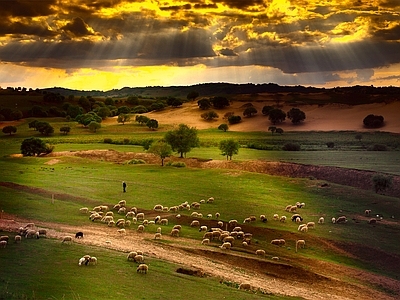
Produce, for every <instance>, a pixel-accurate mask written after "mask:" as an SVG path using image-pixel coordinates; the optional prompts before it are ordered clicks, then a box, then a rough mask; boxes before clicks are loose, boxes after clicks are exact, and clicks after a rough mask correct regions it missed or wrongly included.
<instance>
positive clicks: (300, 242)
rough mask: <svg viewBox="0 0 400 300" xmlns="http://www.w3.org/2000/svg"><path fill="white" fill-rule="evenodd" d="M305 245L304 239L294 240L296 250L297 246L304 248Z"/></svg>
mask: <svg viewBox="0 0 400 300" xmlns="http://www.w3.org/2000/svg"><path fill="white" fill-rule="evenodd" d="M305 246H306V241H305V240H297V241H296V252H297V249H298V248H304V247H305Z"/></svg>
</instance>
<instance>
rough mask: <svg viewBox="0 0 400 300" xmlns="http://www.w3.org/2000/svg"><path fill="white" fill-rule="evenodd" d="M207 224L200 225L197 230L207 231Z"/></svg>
mask: <svg viewBox="0 0 400 300" xmlns="http://www.w3.org/2000/svg"><path fill="white" fill-rule="evenodd" d="M207 229H208V228H207V226H206V225H202V226H200V228H199V231H200V232H201V231H207Z"/></svg>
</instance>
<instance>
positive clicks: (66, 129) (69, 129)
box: [60, 126, 71, 135]
mask: <svg viewBox="0 0 400 300" xmlns="http://www.w3.org/2000/svg"><path fill="white" fill-rule="evenodd" d="M70 131H71V127H69V126H63V127H61V128H60V132H62V133H64V134H65V135H67V133H68V132H70Z"/></svg>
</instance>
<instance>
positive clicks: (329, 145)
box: [326, 142, 335, 148]
mask: <svg viewBox="0 0 400 300" xmlns="http://www.w3.org/2000/svg"><path fill="white" fill-rule="evenodd" d="M326 146H327V147H328V148H333V147H335V143H334V142H327V143H326Z"/></svg>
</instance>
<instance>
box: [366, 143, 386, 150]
mask: <svg viewBox="0 0 400 300" xmlns="http://www.w3.org/2000/svg"><path fill="white" fill-rule="evenodd" d="M370 150H371V151H387V150H388V149H387V147H386V145H380V144H376V145H373V146H372V148H371V149H370Z"/></svg>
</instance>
